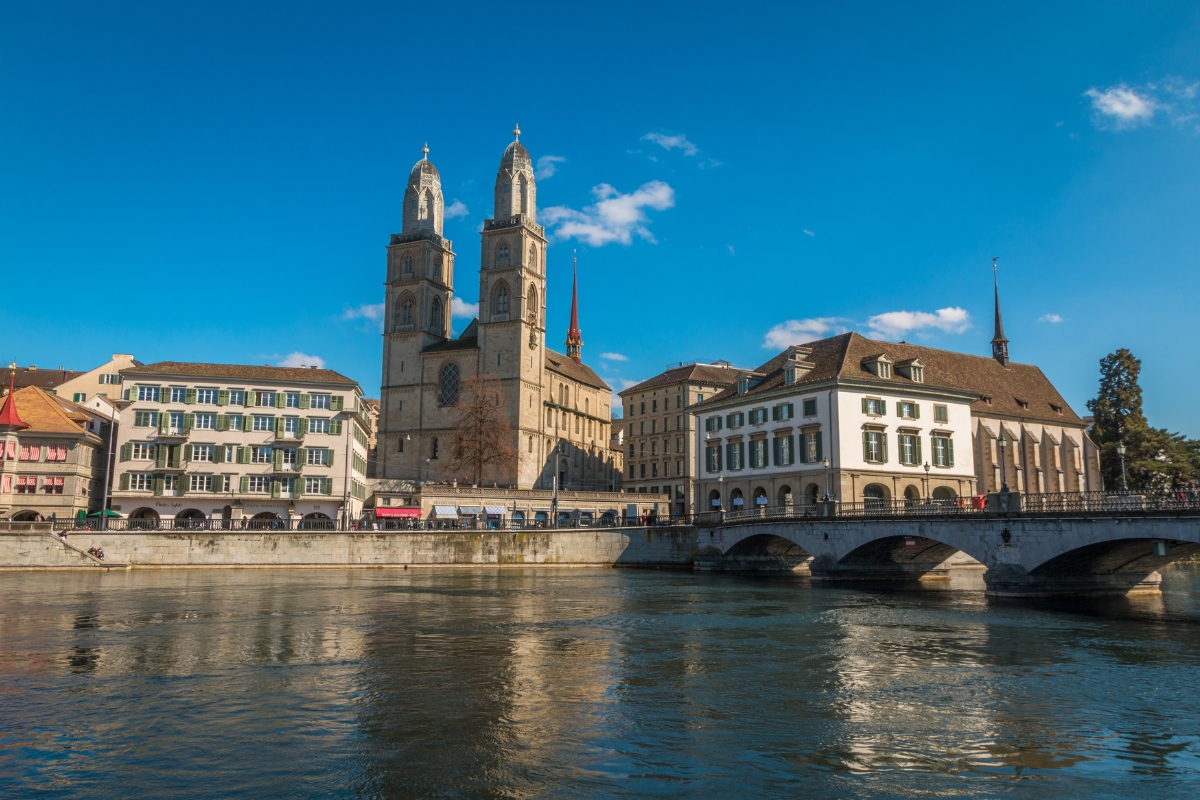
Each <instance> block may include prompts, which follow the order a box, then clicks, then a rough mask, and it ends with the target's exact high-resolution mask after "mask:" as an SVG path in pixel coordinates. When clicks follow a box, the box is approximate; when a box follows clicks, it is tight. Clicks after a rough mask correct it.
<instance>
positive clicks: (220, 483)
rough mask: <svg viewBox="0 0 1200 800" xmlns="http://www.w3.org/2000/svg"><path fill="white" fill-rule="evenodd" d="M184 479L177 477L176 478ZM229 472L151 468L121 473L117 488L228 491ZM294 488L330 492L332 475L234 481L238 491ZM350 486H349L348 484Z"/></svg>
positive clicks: (279, 492) (290, 491) (288, 493)
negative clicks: (161, 471)
mask: <svg viewBox="0 0 1200 800" xmlns="http://www.w3.org/2000/svg"><path fill="white" fill-rule="evenodd" d="M181 477H182V478H185V479H186V480H182V481H181V480H180V478H181ZM234 477H236V476H233V475H207V474H206V475H184V476H180V475H160V474H156V473H153V472H127V473H125V474H123V475H122V476H121V491H124V492H153V493H154V494H155V495H168V496H178V495H179V494H181V493H182V494H186V493H188V492H203V493H210V492H228V491H232V490H231V489H230V486H231V485H232V482H233V479H234ZM297 488H299V489H300V491H301V492H302V493H303V494H305V495H330V494H332V493H333V479H332V478H320V477H305V478H291V477H282V476H279V475H244V476H242V477H241V479H240V480H239V482H238V492H239V493H240V494H270V495H272V496H273V497H294V496H296V494H297V491H296V490H297ZM352 488H353V487H352Z"/></svg>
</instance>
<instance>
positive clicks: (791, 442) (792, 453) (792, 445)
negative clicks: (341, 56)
mask: <svg viewBox="0 0 1200 800" xmlns="http://www.w3.org/2000/svg"><path fill="white" fill-rule="evenodd" d="M787 439H788V455H789V458H790V459H791V460H790V461H788V463H789V464H795V463H796V436H795V434H791V433H789V434H788V437H787ZM800 445H801V449H803V446H804V440H803V437H801V442H800Z"/></svg>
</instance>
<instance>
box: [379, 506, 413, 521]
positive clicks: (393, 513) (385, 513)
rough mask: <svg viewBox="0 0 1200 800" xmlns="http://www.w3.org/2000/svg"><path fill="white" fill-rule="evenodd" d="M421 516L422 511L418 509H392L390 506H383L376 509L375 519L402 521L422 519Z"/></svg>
mask: <svg viewBox="0 0 1200 800" xmlns="http://www.w3.org/2000/svg"><path fill="white" fill-rule="evenodd" d="M420 516H421V509H420V508H416V507H414V508H407V507H404V508H391V507H389V506H383V507H382V508H377V509H375V519H400V518H406V517H417V518H420Z"/></svg>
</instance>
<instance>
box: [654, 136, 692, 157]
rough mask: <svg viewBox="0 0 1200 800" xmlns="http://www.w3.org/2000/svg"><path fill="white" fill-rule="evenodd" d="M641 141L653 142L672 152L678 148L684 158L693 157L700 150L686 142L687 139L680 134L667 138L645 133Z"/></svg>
mask: <svg viewBox="0 0 1200 800" xmlns="http://www.w3.org/2000/svg"><path fill="white" fill-rule="evenodd" d="M642 140H643V141H650V142H654V143H655V144H657V145H661V146H662V147H663V148H664V149H666V150H674V149H675V148H677V147H678V148H679V149H680V150H682V151H683V154H684V155H685V156H694V155H696V154H697V153H699V152H700V148H699V147H696V145H694V144H692V143H691V142H689V141H688V138H687V137H686V136H684V135H683V134H682V133H681V134H679V135H678V136H667V135H666V134H664V133H647V134H646V135H645V136H643V137H642Z"/></svg>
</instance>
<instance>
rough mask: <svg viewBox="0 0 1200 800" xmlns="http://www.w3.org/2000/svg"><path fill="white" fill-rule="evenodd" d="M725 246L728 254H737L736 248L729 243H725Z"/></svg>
mask: <svg viewBox="0 0 1200 800" xmlns="http://www.w3.org/2000/svg"><path fill="white" fill-rule="evenodd" d="M725 247H726V248H727V249H728V250H729V255H731V256H736V255H737V250H736V249H734V246H733V245H731V244H727V245H725Z"/></svg>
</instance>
